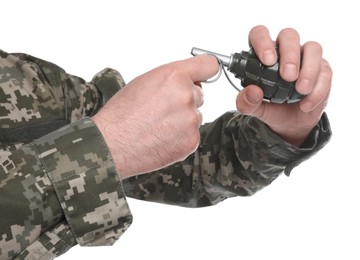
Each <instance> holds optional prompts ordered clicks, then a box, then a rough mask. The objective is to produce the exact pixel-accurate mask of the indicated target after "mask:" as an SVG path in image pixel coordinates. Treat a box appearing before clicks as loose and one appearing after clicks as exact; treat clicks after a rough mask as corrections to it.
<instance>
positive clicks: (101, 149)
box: [33, 118, 132, 246]
mask: <svg viewBox="0 0 360 260" xmlns="http://www.w3.org/2000/svg"><path fill="white" fill-rule="evenodd" d="M33 145H34V146H35V147H36V149H37V151H38V154H39V158H40V160H41V161H42V163H43V165H44V167H45V170H46V172H47V174H48V176H49V178H50V180H51V182H52V184H53V186H54V189H55V192H56V194H57V197H58V200H59V202H60V205H61V208H62V210H63V212H64V214H65V217H66V220H67V222H68V224H69V226H70V228H71V231H72V233H73V235H74V237H75V238H76V240H77V242H78V244H79V245H81V246H98V245H112V244H113V243H114V242H115V241H116V240H117V239H118V238H119V237H120V236H121V235H122V234H123V233H124V232H125V231H126V229H127V228H128V227H129V226H130V224H131V222H132V214H131V212H130V209H129V207H128V204H127V202H126V197H125V193H124V190H123V187H122V184H121V181H120V179H119V176H118V174H117V171H116V168H115V165H114V163H113V160H112V157H111V155H110V152H109V150H108V148H107V146H106V143H105V142H104V140H103V137H102V135H101V134H100V132H99V131H98V129H97V127H96V125H95V124H94V123H93V122H92V120H91V119H90V118H83V119H81V120H79V121H77V122H75V123H73V124H70V125H68V126H66V127H63V128H61V129H59V130H58V131H55V132H52V133H51V134H49V135H46V136H44V137H42V138H40V139H38V140H37V141H35V142H34V143H33Z"/></svg>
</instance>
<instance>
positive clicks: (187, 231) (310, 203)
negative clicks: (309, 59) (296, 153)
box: [0, 0, 360, 260]
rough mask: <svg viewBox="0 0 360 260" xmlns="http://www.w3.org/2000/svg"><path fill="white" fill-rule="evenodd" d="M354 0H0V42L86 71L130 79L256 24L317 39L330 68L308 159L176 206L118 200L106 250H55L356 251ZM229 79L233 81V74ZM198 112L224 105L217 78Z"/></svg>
mask: <svg viewBox="0 0 360 260" xmlns="http://www.w3.org/2000/svg"><path fill="white" fill-rule="evenodd" d="M355 3H356V1H350V0H343V1H289V0H273V1H268V0H260V1H255V0H254V1H241V0H237V1H231V0H222V1H219V0H217V1H213V0H207V1H196V0H192V1H188V0H181V1H169V0H167V1H166V0H163V1H161V0H153V1H150V0H149V1H147V0H131V1H130V0H129V1H106V0H101V1H100V0H98V1H64V0H62V1H17V0H8V1H2V2H1V5H0V7H1V20H2V23H1V45H0V48H1V49H3V50H5V51H7V52H25V53H28V54H32V55H34V56H37V57H40V58H43V59H46V60H49V61H52V62H54V63H56V64H58V65H59V66H61V67H63V68H64V69H65V70H66V71H67V72H68V73H71V74H74V75H77V76H81V77H83V78H84V79H85V80H88V81H89V80H91V78H92V76H93V75H94V74H95V73H96V72H98V71H100V70H102V69H103V68H105V67H112V68H114V69H117V70H119V71H120V72H121V73H122V75H123V77H124V78H125V80H126V81H130V80H131V79H132V78H134V77H135V76H138V75H140V74H142V73H144V72H146V71H148V70H150V69H152V68H154V67H156V66H159V65H161V64H163V63H167V62H170V61H174V60H178V59H184V58H188V57H190V50H191V48H192V47H193V46H196V47H200V48H204V49H209V50H213V51H216V52H220V53H223V54H227V55H230V54H231V53H234V52H240V51H242V50H248V45H247V35H248V32H249V30H250V29H251V28H252V27H253V26H255V25H257V24H264V25H266V26H267V27H268V28H269V30H270V31H271V33H272V36H273V37H274V38H275V37H276V35H277V33H278V32H279V31H280V30H281V29H283V28H285V27H293V28H295V29H297V30H298V32H299V33H300V35H301V41H302V43H305V42H306V41H309V40H315V41H318V42H320V43H321V44H322V46H323V49H324V57H325V58H326V59H328V60H329V61H330V63H331V65H332V68H333V71H334V78H333V89H332V94H331V98H330V102H329V104H328V108H327V113H328V115H329V118H330V121H331V125H332V130H333V138H332V140H331V142H330V143H329V144H328V145H327V146H326V147H325V148H324V149H323V150H321V151H320V152H319V153H318V154H317V155H316V156H315V157H313V158H312V159H311V160H308V161H306V162H305V163H303V164H302V165H300V166H299V167H297V168H296V169H294V170H293V172H292V175H291V177H290V178H287V177H285V176H281V177H280V178H279V179H278V180H276V181H275V182H274V183H273V184H272V185H271V186H269V187H268V188H266V189H264V190H262V191H260V192H259V193H257V194H256V195H255V196H252V197H249V198H234V199H229V200H227V201H225V202H223V203H220V204H218V205H216V206H214V207H208V208H203V209H185V208H180V207H176V206H166V205H160V204H155V203H145V202H142V201H136V200H132V199H129V200H128V201H129V204H130V207H131V210H132V212H133V215H134V222H133V224H132V226H131V227H130V228H129V229H128V231H127V232H126V233H125V234H124V235H123V236H122V237H121V239H120V240H119V241H118V242H117V243H116V244H115V245H114V246H113V247H101V248H99V247H98V248H80V247H79V246H77V247H75V248H72V249H71V250H70V251H69V252H68V253H66V254H65V255H64V256H62V257H60V259H62V260H65V259H79V258H83V259H101V258H102V259H145V258H146V259H156V260H160V259H247V260H259V259H277V260H282V259H284V260H285V259H286V260H289V259H301V260H304V259H307V260H312V259H316V260H319V259H344V260H345V259H346V260H352V259H354V260H355V259H360V252H359V251H360V247H359V242H360V224H359V220H360V213H359V211H358V209H359V201H360V190H359V187H358V186H359V181H360V178H359V167H358V160H359V159H358V155H359V151H358V150H359V145H360V142H359V134H358V120H359V116H358V111H359V109H358V98H359V95H360V91H359V88H360V86H359V77H360V73H359V72H360V69H359V65H358V62H359V56H360V55H359V40H358V34H359V30H358V27H357V26H356V25H357V24H359V22H360V19H359V12H358V8H356V7H355ZM237 83H239V82H237ZM204 90H205V98H206V99H205V104H204V106H203V109H202V110H203V114H204V119H205V121H211V120H213V119H215V118H216V117H217V116H219V115H221V114H222V113H223V112H225V111H227V110H229V109H234V108H235V97H236V91H235V90H234V89H232V87H231V86H230V84H229V83H228V82H227V81H226V79H225V77H224V76H223V77H222V78H221V79H220V80H219V81H218V82H216V83H214V84H208V85H204Z"/></svg>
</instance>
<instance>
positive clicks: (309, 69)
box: [296, 42, 322, 95]
mask: <svg viewBox="0 0 360 260" xmlns="http://www.w3.org/2000/svg"><path fill="white" fill-rule="evenodd" d="M302 49H303V51H302V65H301V70H300V75H299V78H298V80H297V82H296V90H297V92H299V93H300V94H302V95H308V94H309V93H310V92H311V91H312V89H313V87H314V85H315V84H316V81H317V77H318V74H319V72H320V67H321V60H322V47H321V45H320V44H318V43H317V42H307V43H306V44H304V46H303V47H302Z"/></svg>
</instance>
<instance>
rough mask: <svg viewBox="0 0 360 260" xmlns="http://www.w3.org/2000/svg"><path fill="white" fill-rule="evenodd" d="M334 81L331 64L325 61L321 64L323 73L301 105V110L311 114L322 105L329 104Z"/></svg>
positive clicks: (321, 72)
mask: <svg viewBox="0 0 360 260" xmlns="http://www.w3.org/2000/svg"><path fill="white" fill-rule="evenodd" d="M331 81H332V69H331V67H330V65H329V63H328V62H327V61H326V60H325V59H323V60H322V63H321V71H320V73H319V78H318V80H317V82H316V84H315V86H314V88H313V90H312V92H311V93H310V94H309V95H307V96H305V98H304V99H303V100H301V103H300V109H301V110H302V111H303V112H310V111H312V110H314V109H315V108H316V107H318V106H319V105H321V104H326V103H327V97H328V96H329V92H330V88H331Z"/></svg>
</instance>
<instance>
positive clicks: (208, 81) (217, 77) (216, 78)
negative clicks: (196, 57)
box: [203, 54, 223, 83]
mask: <svg viewBox="0 0 360 260" xmlns="http://www.w3.org/2000/svg"><path fill="white" fill-rule="evenodd" d="M208 55H211V54H208ZM211 56H213V57H215V59H216V60H217V61H218V63H219V71H218V73H217V75H216V77H215V78H213V79H207V80H203V82H204V83H214V82H215V81H217V80H218V79H219V78H220V77H221V74H222V70H223V65H222V63H221V60H219V59H218V57H216V56H215V55H211Z"/></svg>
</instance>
